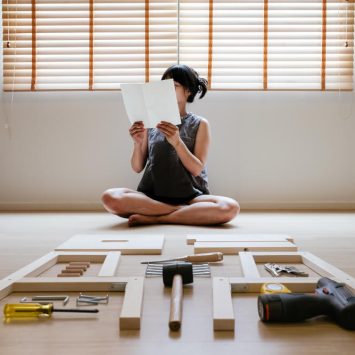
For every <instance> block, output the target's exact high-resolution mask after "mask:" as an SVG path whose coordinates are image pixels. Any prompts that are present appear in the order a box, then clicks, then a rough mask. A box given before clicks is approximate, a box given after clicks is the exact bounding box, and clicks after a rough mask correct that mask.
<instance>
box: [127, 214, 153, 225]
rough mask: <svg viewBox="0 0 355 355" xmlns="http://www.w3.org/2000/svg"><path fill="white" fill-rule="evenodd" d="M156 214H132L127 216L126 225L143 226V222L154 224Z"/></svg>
mask: <svg viewBox="0 0 355 355" xmlns="http://www.w3.org/2000/svg"><path fill="white" fill-rule="evenodd" d="M156 223H157V218H156V216H145V215H143V214H132V215H130V216H129V218H128V226H129V227H134V226H143V225H145V224H156Z"/></svg>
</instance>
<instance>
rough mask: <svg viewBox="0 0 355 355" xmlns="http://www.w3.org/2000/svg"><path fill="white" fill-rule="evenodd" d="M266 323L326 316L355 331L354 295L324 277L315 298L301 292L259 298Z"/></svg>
mask: <svg viewBox="0 0 355 355" xmlns="http://www.w3.org/2000/svg"><path fill="white" fill-rule="evenodd" d="M258 312H259V317H260V319H261V320H262V321H263V322H299V321H303V320H305V319H308V318H312V317H316V316H320V315H327V316H329V317H330V318H331V319H333V320H334V321H335V322H336V323H338V324H339V325H340V326H341V327H343V328H345V329H348V330H355V295H354V294H353V293H352V292H351V290H350V289H349V288H347V287H346V286H345V285H344V284H343V283H338V282H336V281H334V280H331V279H328V278H327V277H322V278H321V279H320V280H319V281H318V283H317V288H316V290H315V294H314V295H308V294H300V293H298V294H297V293H282V294H265V295H260V296H258Z"/></svg>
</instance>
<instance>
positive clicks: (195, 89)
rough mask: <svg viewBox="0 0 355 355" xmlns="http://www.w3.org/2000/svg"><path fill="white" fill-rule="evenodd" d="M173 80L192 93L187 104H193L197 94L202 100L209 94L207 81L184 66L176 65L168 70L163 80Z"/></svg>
mask: <svg viewBox="0 0 355 355" xmlns="http://www.w3.org/2000/svg"><path fill="white" fill-rule="evenodd" d="M165 79H173V80H174V81H177V82H178V83H179V84H181V85H182V86H183V87H184V88H185V89H187V90H189V91H190V93H191V94H190V95H189V97H188V98H187V102H193V101H194V98H195V96H196V94H197V93H199V92H200V93H201V94H200V97H199V98H200V99H202V98H203V97H204V96H205V94H206V92H207V80H206V79H204V78H200V77H199V75H198V74H197V72H196V71H195V70H194V69H192V68H190V67H188V66H187V65H184V64H175V65H172V66H171V67H169V68H168V69H166V71H165V73H164V74H163V76H162V78H161V80H165Z"/></svg>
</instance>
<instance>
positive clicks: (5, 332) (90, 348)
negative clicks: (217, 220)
mask: <svg viewBox="0 0 355 355" xmlns="http://www.w3.org/2000/svg"><path fill="white" fill-rule="evenodd" d="M79 233H80V234H82V233H92V234H97V233H118V234H120V233H129V234H131V233H132V234H136V233H139V234H141V233H143V234H150V233H152V234H153V233H159V234H162V233H163V234H165V246H164V250H163V256H166V257H171V256H181V255H186V254H188V253H191V254H192V253H193V248H192V246H188V245H186V243H185V236H186V234H191V233H199V234H203V233H206V234H210V233H214V234H215V233H227V234H230V233H239V234H245V233H281V234H288V235H290V236H292V237H294V239H295V243H296V244H297V245H298V247H299V249H300V250H305V251H310V252H312V253H314V254H315V255H317V256H319V257H321V258H322V259H324V260H325V261H327V262H329V263H331V264H333V265H335V266H336V267H338V268H340V269H342V270H343V271H345V272H347V273H349V274H350V275H351V276H353V277H355V213H350V212H349V213H345V212H335V213H329V212H323V213H301V212H295V213H291V212H283V213H276V212H272V213H271V212H268V213H266V212H243V213H241V215H240V216H238V218H237V219H236V220H234V221H233V223H230V224H228V225H226V226H224V227H220V228H202V227H191V226H149V227H139V228H134V229H130V228H128V227H127V224H126V222H125V220H123V219H120V218H117V217H115V216H112V215H109V214H106V213H2V214H0V279H1V278H4V277H5V276H7V275H8V274H10V273H12V272H14V271H16V270H18V269H19V268H21V267H23V266H25V265H27V264H28V263H30V262H32V261H34V260H35V259H37V258H39V257H41V256H43V255H44V254H46V253H48V252H50V251H52V250H53V249H54V248H55V247H56V246H57V245H59V244H60V243H62V242H64V241H65V240H67V239H68V238H70V237H71V236H72V235H74V234H79ZM153 258H154V257H153V256H148V257H147V256H146V257H144V256H123V257H122V259H121V262H120V266H119V268H118V272H117V275H118V276H142V275H144V267H143V266H142V265H140V263H139V261H141V260H144V259H147V260H152V259H153ZM222 275H223V276H231V277H233V276H241V271H240V266H239V261H238V257H237V256H227V257H225V261H224V264H223V266H216V267H212V276H222ZM72 295H73V296H76V294H74V293H73V294H72ZM22 296H24V295H23V294H12V295H10V296H8V297H7V298H6V299H4V300H2V301H1V302H0V307H1V309H2V308H3V305H4V304H5V303H10V302H18V300H19V298H20V297H22ZM26 296H31V295H30V294H28V295H26ZM72 299H73V300H74V297H72ZM122 300H123V296H122V294H118V295H112V297H111V301H110V304H109V305H107V306H100V313H99V314H98V315H97V316H94V317H80V318H77V317H71V316H67V315H66V316H62V315H58V314H55V315H53V317H52V319H50V320H47V321H34V322H30V323H12V324H5V323H1V324H0V354H1V355H12V354H16V355H18V354H26V355H31V354H36V355H42V354H54V355H55V354H66V355H69V354H75V355H79V354H85V355H90V354H125V355H126V354H128V355H130V354H140V355H142V354H143V355H145V354H152V355H153V354H154V355H155V354H169V355H170V354H181V353H189V354H206V355H209V354H211V355H212V354H220V355H222V354H223V355H225V354H248V355H250V354H287V355H289V354H301V353H302V354H354V353H355V350H354V348H355V331H354V332H350V331H346V330H343V329H341V328H340V327H338V326H337V325H336V324H333V323H331V322H329V321H328V320H326V319H324V318H318V319H315V320H312V321H308V322H305V323H302V324H286V325H285V324H282V325H266V324H263V323H261V322H260V321H259V318H258V314H257V308H256V296H255V295H252V294H247V295H241V294H233V306H234V311H235V316H236V329H235V332H234V333H232V332H214V331H213V327H212V290H211V279H205V278H196V279H195V281H194V284H193V285H190V286H186V287H185V299H184V310H183V324H182V329H181V331H180V332H179V333H176V334H174V333H170V332H169V330H168V326H167V319H168V313H169V290H167V289H164V287H163V283H162V280H161V279H160V278H154V279H147V280H146V282H145V296H144V302H143V318H142V323H141V330H140V331H122V332H120V331H119V330H118V314H119V311H120V307H121V305H122ZM70 302H74V301H72V300H71V301H70ZM71 305H72V306H74V303H73V304H71Z"/></svg>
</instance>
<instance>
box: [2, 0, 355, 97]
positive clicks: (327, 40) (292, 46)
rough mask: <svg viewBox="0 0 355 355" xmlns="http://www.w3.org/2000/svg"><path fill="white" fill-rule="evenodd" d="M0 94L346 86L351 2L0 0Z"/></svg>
mask: <svg viewBox="0 0 355 355" xmlns="http://www.w3.org/2000/svg"><path fill="white" fill-rule="evenodd" d="M3 39H4V61H3V62H4V90H7V91H12V90H25V91H28V90H33V91H35V90H115V89H119V88H120V83H122V82H125V83H127V82H144V81H154V80H159V79H160V77H161V75H162V73H163V72H164V70H165V69H166V68H167V67H168V66H170V65H171V64H174V63H176V62H180V63H185V64H187V65H190V66H192V67H193V68H195V69H196V70H197V71H198V72H199V73H200V75H202V76H204V77H206V78H208V80H209V86H210V88H211V89H216V90H352V85H353V51H354V0H300V1H295V0H179V1H178V0H130V1H129V0H125V1H124V0H3Z"/></svg>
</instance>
